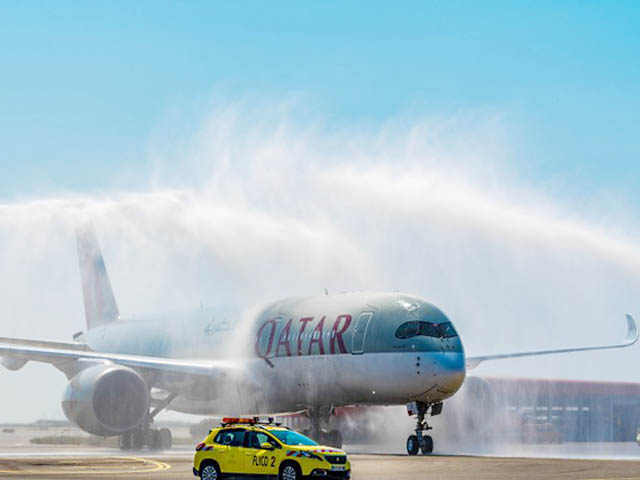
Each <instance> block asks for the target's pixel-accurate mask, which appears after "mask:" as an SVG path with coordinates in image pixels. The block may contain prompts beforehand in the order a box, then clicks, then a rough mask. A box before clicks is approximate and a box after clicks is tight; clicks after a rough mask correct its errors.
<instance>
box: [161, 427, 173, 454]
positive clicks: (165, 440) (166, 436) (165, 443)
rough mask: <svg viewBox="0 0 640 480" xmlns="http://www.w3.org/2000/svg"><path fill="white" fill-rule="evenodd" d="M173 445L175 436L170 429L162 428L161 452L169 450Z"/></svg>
mask: <svg viewBox="0 0 640 480" xmlns="http://www.w3.org/2000/svg"><path fill="white" fill-rule="evenodd" d="M172 444H173V436H172V435H171V430H169V429H168V428H161V429H160V430H159V431H158V448H159V449H160V450H169V449H170V448H171V445H172Z"/></svg>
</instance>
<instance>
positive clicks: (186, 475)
mask: <svg viewBox="0 0 640 480" xmlns="http://www.w3.org/2000/svg"><path fill="white" fill-rule="evenodd" d="M350 458H351V462H352V472H353V475H352V478H353V479H355V480H365V479H380V480H387V479H388V480H422V479H452V480H457V479H473V480H484V479H487V480H500V479H585V480H586V479H589V480H596V479H597V480H600V479H640V461H631V460H578V459H543V458H495V457H466V456H432V457H422V456H416V457H409V456H407V455H367V454H355V455H350ZM191 466H192V464H191V457H190V456H186V455H180V456H172V455H166V456H164V455H161V456H155V455H148V456H147V455H141V456H118V455H106V456H90V457H86V456H82V457H79V456H74V455H68V456H65V455H62V456H22V457H3V458H0V478H12V479H31V478H34V479H44V478H47V479H48V478H51V479H57V478H90V479H94V480H102V479H116V478H117V479H143V478H145V479H146V478H157V479H168V478H171V479H178V480H179V479H192V478H194V477H193V475H192V473H191Z"/></svg>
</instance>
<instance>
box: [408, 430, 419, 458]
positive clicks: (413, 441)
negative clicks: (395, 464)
mask: <svg viewBox="0 0 640 480" xmlns="http://www.w3.org/2000/svg"><path fill="white" fill-rule="evenodd" d="M418 450H420V445H418V437H417V436H416V435H409V438H407V453H408V454H409V455H417V454H418Z"/></svg>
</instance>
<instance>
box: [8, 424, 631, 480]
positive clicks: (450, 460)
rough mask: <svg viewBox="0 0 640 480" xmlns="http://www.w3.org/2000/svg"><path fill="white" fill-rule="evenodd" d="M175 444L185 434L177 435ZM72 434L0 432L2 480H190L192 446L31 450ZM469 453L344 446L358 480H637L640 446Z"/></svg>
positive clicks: (481, 448)
mask: <svg viewBox="0 0 640 480" xmlns="http://www.w3.org/2000/svg"><path fill="white" fill-rule="evenodd" d="M174 431H175V432H176V433H177V436H178V438H183V437H186V435H187V431H186V430H184V431H181V430H180V429H174ZM78 434H79V431H78V430H77V429H74V428H67V427H65V428H44V427H29V428H25V427H18V428H15V429H14V428H11V429H8V430H5V429H2V430H0V479H5V478H11V479H54V480H55V479H62V478H71V479H80V478H82V479H85V478H87V479H91V480H103V479H138V480H142V479H147V478H150V479H155V478H157V479H169V478H171V479H177V480H179V479H193V478H195V477H194V476H193V474H192V471H191V469H192V459H193V453H194V447H193V445H194V444H195V442H194V441H184V442H182V443H181V444H178V445H176V446H175V447H174V448H172V449H171V450H170V451H166V452H151V451H148V450H144V451H141V452H121V451H120V450H119V449H117V448H115V446H111V447H109V446H95V445H88V444H81V445H52V444H34V443H33V442H32V440H33V439H34V438H38V437H43V436H53V437H55V438H58V439H62V438H65V437H71V438H77V436H78ZM469 443H471V444H472V446H464V445H462V444H460V443H458V444H457V445H455V447H454V446H451V445H448V446H447V445H445V444H444V442H440V443H439V444H438V445H437V446H436V447H437V448H438V446H439V448H441V450H439V451H438V450H436V454H437V455H434V456H428V457H424V456H416V457H409V456H408V455H407V454H406V453H404V452H403V447H404V446H403V444H402V442H387V443H386V444H381V445H346V446H345V447H344V448H345V450H346V451H347V453H348V454H349V457H350V459H351V463H352V478H353V479H354V480H365V479H366V480H376V479H380V480H423V479H443V480H444V479H447V480H458V479H472V480H485V479H486V480H501V479H509V480H512V479H514V480H518V479H585V480H601V479H602V480H604V479H626V480H630V479H638V480H640V447H639V446H638V445H637V444H636V443H635V442H626V443H612V442H608V443H564V444H561V445H549V444H544V445H521V444H520V445H515V444H506V443H505V444H502V445H497V446H496V445H493V446H491V445H490V444H482V443H478V442H469Z"/></svg>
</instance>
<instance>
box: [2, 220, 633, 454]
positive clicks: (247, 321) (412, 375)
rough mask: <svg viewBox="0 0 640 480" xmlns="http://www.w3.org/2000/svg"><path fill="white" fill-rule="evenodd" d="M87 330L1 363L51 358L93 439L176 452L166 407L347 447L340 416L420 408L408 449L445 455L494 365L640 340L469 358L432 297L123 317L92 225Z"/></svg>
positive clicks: (324, 299)
mask: <svg viewBox="0 0 640 480" xmlns="http://www.w3.org/2000/svg"><path fill="white" fill-rule="evenodd" d="M78 256H79V262H80V273H81V278H82V289H83V294H84V307H85V315H86V326H87V329H86V331H84V332H80V333H77V334H76V335H74V337H73V342H69V343H61V342H50V341H43V340H31V339H30V340H23V339H14V338H0V362H1V363H2V364H3V365H4V366H5V367H6V368H8V369H11V370H18V369H20V368H22V367H23V366H24V365H25V364H26V363H27V362H28V361H35V362H44V363H49V364H51V365H53V366H54V367H56V368H57V369H58V370H60V371H62V373H64V374H65V375H66V376H67V378H68V379H69V384H68V387H67V389H66V391H65V393H64V396H63V399H62V408H63V411H64V413H65V415H66V416H67V418H69V420H71V421H73V422H74V423H76V424H77V425H78V426H79V427H80V428H81V429H83V430H84V431H86V432H89V433H91V434H95V435H101V436H116V435H117V436H119V444H120V447H121V448H122V449H140V448H142V447H143V446H145V445H146V446H149V447H150V448H157V449H166V448H169V447H170V446H171V432H170V431H169V430H168V429H161V430H157V429H154V428H151V425H152V422H153V419H154V417H155V416H156V415H157V414H158V413H159V412H160V411H162V410H163V409H171V410H175V411H179V412H186V413H192V414H199V415H242V416H246V415H261V414H262V415H264V414H284V413H293V412H305V413H306V414H307V416H308V419H309V425H310V435H311V436H312V437H315V438H316V439H318V440H320V441H322V442H324V443H329V444H332V445H335V446H340V445H341V443H342V435H341V433H340V431H338V430H331V431H329V432H327V429H326V427H327V426H328V421H329V418H330V416H331V415H332V413H333V411H334V408H335V407H339V406H347V405H407V409H408V412H409V414H410V415H415V416H416V417H417V422H416V429H415V433H414V434H412V435H411V436H409V438H408V440H407V451H408V453H409V454H412V455H415V454H416V453H418V451H420V450H421V451H422V452H423V453H425V454H428V453H431V452H432V450H433V440H432V438H431V437H430V436H429V435H426V432H427V431H428V430H429V429H430V426H429V425H428V423H427V420H426V417H427V414H430V415H438V414H440V412H441V411H442V406H443V401H444V400H446V399H447V398H449V397H451V396H452V395H454V394H455V393H456V392H457V391H458V390H459V389H460V387H461V386H462V384H463V382H464V380H465V375H466V370H467V369H468V368H473V367H475V366H477V365H478V364H479V363H480V362H482V361H485V360H494V359H504V358H513V357H524V356H533V355H544V354H553V353H563V352H576V351H586V350H596V349H609V348H620V347H626V346H629V345H632V344H633V343H635V342H636V341H637V339H638V332H637V329H636V325H635V322H634V321H633V319H632V318H631V317H630V316H629V315H627V322H628V323H627V327H628V331H627V337H626V339H625V341H624V342H623V343H620V344H615V345H602V346H595V347H580V348H567V349H562V350H546V351H534V352H519V353H510V354H502V355H488V356H476V357H468V356H467V357H465V352H464V348H463V345H462V340H461V338H460V336H459V334H458V332H457V331H456V329H455V327H454V325H453V323H452V322H451V320H449V318H447V316H446V315H445V314H444V313H443V312H442V311H440V310H439V309H438V308H437V307H435V306H434V305H432V304H430V303H428V302H427V301H425V300H424V299H422V298H419V297H416V296H413V295H405V294H401V293H343V294H338V295H323V296H318V297H305V298H290V299H285V300H279V301H276V302H274V303H272V304H270V305H268V306H266V307H264V308H263V309H262V310H260V311H253V312H251V311H244V312H243V311H242V310H239V311H237V312H236V313H233V310H228V309H213V310H211V309H207V310H205V309H201V310H198V311H195V312H193V313H191V314H188V315H187V314H185V315H175V316H164V317H155V318H148V319H135V320H133V319H129V320H124V319H121V318H120V317H119V312H118V307H117V305H116V301H115V298H114V295H113V291H112V289H111V285H110V282H109V278H108V276H107V271H106V268H105V264H104V261H103V258H102V254H101V253H100V248H99V246H98V241H97V238H96V234H95V231H94V229H93V227H91V226H87V227H83V228H82V229H80V230H78Z"/></svg>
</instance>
